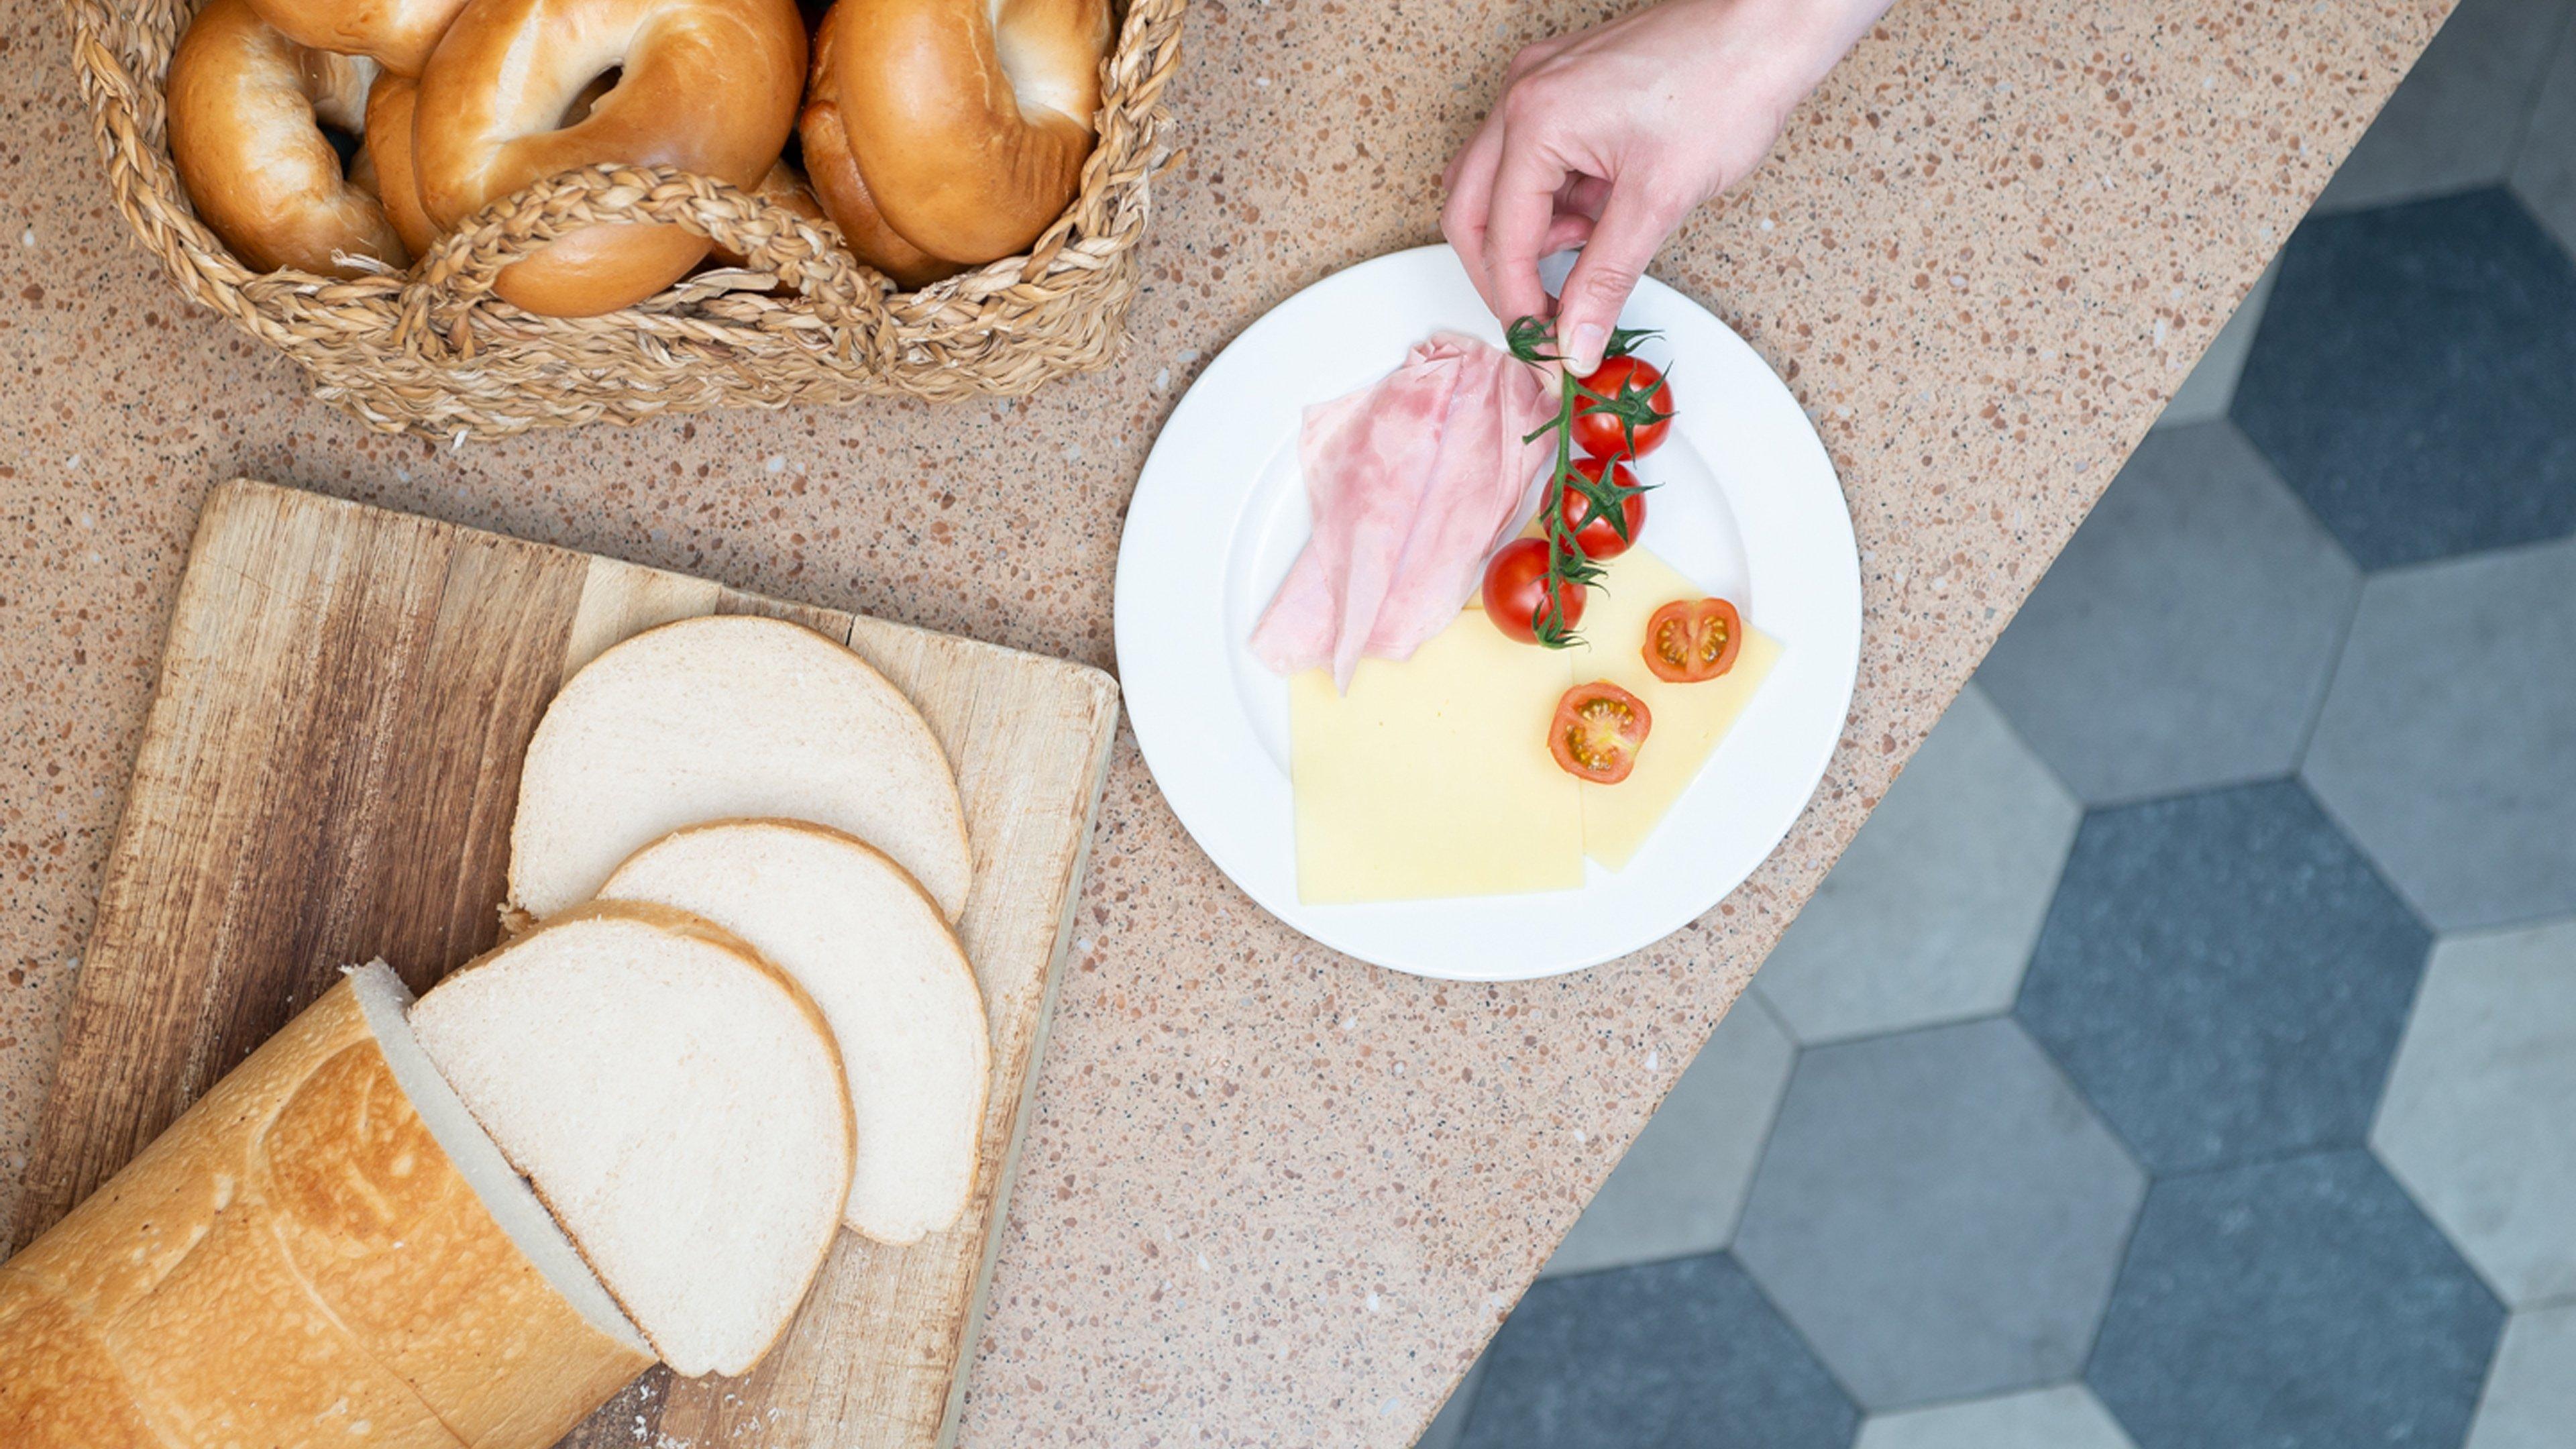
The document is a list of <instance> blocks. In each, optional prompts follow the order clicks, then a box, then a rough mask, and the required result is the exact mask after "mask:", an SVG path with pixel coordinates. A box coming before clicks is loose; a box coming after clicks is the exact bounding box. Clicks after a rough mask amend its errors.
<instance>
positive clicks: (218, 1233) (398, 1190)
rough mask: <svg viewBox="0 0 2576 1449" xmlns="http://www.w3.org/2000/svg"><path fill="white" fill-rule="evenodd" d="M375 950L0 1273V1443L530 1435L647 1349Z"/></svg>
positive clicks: (590, 1398) (575, 1417)
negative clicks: (423, 1047)
mask: <svg viewBox="0 0 2576 1449" xmlns="http://www.w3.org/2000/svg"><path fill="white" fill-rule="evenodd" d="M410 1000H411V995H410V993H409V992H407V991H405V990H404V989H403V986H402V983H401V982H400V981H399V980H397V979H396V978H395V976H394V974H393V973H392V972H391V971H390V970H388V969H387V968H386V967H385V966H384V965H383V964H382V963H377V964H374V965H369V966H365V967H359V968H355V969H354V970H352V971H351V972H350V973H349V975H348V978H347V979H345V980H343V981H342V982H340V983H339V984H337V985H335V986H333V987H332V988H331V989H330V990H329V991H327V992H325V993H323V995H322V996H321V997H320V998H319V999H318V1000H316V1001H315V1002H314V1003H313V1005H311V1006H310V1007H307V1008H306V1009H305V1010H304V1011H303V1012H302V1013H301V1014H299V1015H298V1016H296V1018H295V1019H294V1020H293V1021H290V1022H288V1023H287V1024H286V1026H285V1027H284V1028H282V1029H281V1030H280V1031H279V1032H278V1033H277V1035H275V1036H274V1037H271V1038H270V1039H269V1040H268V1042H267V1043H266V1044H265V1045H263V1046H262V1047H260V1049H259V1050H258V1051H256V1052H254V1053H252V1054H251V1056H250V1058H249V1059H248V1060H246V1061H244V1062H243V1063H242V1064H241V1065H240V1066H238V1067H236V1068H234V1069H233V1070H232V1071H231V1072H229V1073H227V1074H226V1075H225V1076H224V1078H223V1080H221V1081H219V1082H217V1083H216V1084H215V1086H214V1088H213V1090H211V1091H209V1092H208V1093H207V1094H206V1095H205V1097H204V1098H203V1099H202V1100H200V1101H199V1102H198V1103H197V1104H196V1105H195V1106H193V1107H191V1108H190V1109H189V1110H188V1111H187V1112H186V1113H185V1114H183V1115H182V1116H181V1117H180V1118H179V1120H178V1121H176V1122H174V1123H172V1124H171V1125H170V1127H169V1129H168V1130H166V1131H164V1132H163V1133H162V1134H161V1136H160V1137H159V1138H157V1139H155V1140H154V1141H153V1142H152V1143H151V1145H149V1146H147V1147H145V1148H144V1149H143V1151H142V1152H141V1153H139V1154H138V1155H137V1156H136V1157H135V1159H134V1160H133V1161H132V1162H131V1163H128V1164H127V1165H126V1167H125V1168H124V1170H122V1171H120V1172H119V1173H117V1174H116V1176H114V1177H112V1178H110V1179H108V1181H107V1182H106V1183H105V1184H104V1185H103V1186H101V1187H100V1188H99V1189H98V1191H96V1192H95V1193H92V1194H91V1195H90V1196H89V1197H88V1198H87V1199H86V1200H85V1201H83V1202H82V1203H81V1204H80V1205H79V1206H78V1207H75V1208H73V1209H72V1211H71V1212H70V1213H69V1214H68V1215H66V1216H65V1217H64V1218H63V1220H62V1221H61V1222H59V1223H56V1224H55V1225H54V1226H53V1227H52V1228H51V1229H50V1230H49V1231H47V1232H46V1233H45V1234H44V1235H43V1236H42V1237H40V1238H38V1239H37V1240H36V1241H35V1242H34V1243H31V1244H29V1245H28V1247H27V1248H26V1250H25V1251H24V1252H21V1253H20V1254H18V1255H17V1256H16V1257H15V1258H12V1259H10V1260H9V1262H8V1264H7V1265H6V1266H5V1267H0V1444H5V1445H8V1446H10V1449H106V1446H126V1445H164V1444H166V1445H197V1444H215V1443H238V1444H318V1443H323V1442H326V1441H329V1442H345V1443H350V1444H357V1443H366V1444H370V1445H376V1446H382V1449H409V1446H421V1449H433V1446H434V1449H462V1446H463V1445H466V1444H471V1445H474V1446H476V1449H544V1446H547V1445H550V1444H553V1443H554V1442H555V1441H556V1440H557V1439H559V1438H561V1437H562V1436H563V1435H564V1434H565V1433H566V1432H567V1431H569V1430H570V1429H571V1428H572V1427H573V1426H574V1425H575V1424H577V1423H579V1422H580V1421H581V1420H582V1419H583V1418H584V1417H585V1416H587V1415H588V1414H589V1413H590V1411H591V1410H593V1409H595V1408H597V1407H598V1406H599V1405H600V1404H601V1403H603V1402H605V1401H606V1400H607V1399H608V1397H609V1396H610V1395H611V1394H614V1393H615V1392H616V1391H617V1390H618V1388H619V1387H620V1386H622V1385H624V1384H625V1383H626V1382H627V1381H628V1380H630V1379H632V1378H633V1377H634V1376H635V1375H636V1374H638V1373H641V1372H643V1370H644V1369H645V1368H646V1367H648V1366H649V1365H650V1364H651V1363H652V1354H651V1353H650V1352H649V1351H648V1350H647V1349H646V1347H645V1345H644V1342H643V1340H642V1339H641V1338H639V1337H638V1336H637V1335H636V1333H635V1330H634V1329H633V1328H632V1327H631V1326H630V1325H629V1324H628V1323H627V1322H626V1320H625V1318H624V1316H623V1315H621V1314H620V1313H619V1312H618V1311H617V1307H616V1305H615V1304H614V1303H613V1302H611V1301H610V1300H609V1297H608V1295H607V1294H606V1293H605V1292H603V1291H601V1289H600V1286H599V1284H598V1283H597V1281H595V1280H594V1279H593V1278H592V1277H591V1275H590V1272H589V1270H588V1269H587V1268H585V1267H583V1265H582V1262H581V1259H580V1257H579V1256H578V1255H577V1254H575V1253H574V1252H573V1249H572V1245H571V1244H570V1243H569V1242H567V1241H565V1239H564V1237H563V1235H562V1233H561V1232H560V1231H558V1230H557V1228H556V1226H555V1224H554V1221H553V1220H552V1219H551V1218H549V1217H548V1216H547V1215H546V1212H545V1209H544V1208H542V1207H540V1206H539V1205H538V1203H537V1201H536V1199H535V1198H534V1197H533V1196H532V1195H531V1194H530V1193H529V1191H528V1188H527V1185H526V1184H525V1183H523V1182H521V1181H520V1180H519V1179H518V1177H517V1176H516V1175H515V1174H513V1173H512V1172H511V1171H510V1169H509V1167H508V1165H507V1164H505V1163H504V1162H503V1161H502V1160H501V1155H500V1153H499V1152H498V1151H496V1150H495V1149H494V1148H493V1146H492V1144H491V1143H490V1142H489V1141H487V1140H485V1139H484V1137H483V1135H482V1133H481V1132H480V1131H479V1130H477V1129H476V1127H475V1125H474V1123H473V1120H472V1119H471V1118H470V1117H468V1116H467V1115H466V1113H465V1109H464V1108H463V1107H462V1106H461V1105H460V1104H459V1103H458V1102H457V1101H456V1099H455V1097H454V1096H453V1095H452V1094H451V1093H449V1092H448V1090H447V1088H446V1087H445V1085H444V1084H443V1083H441V1082H440V1081H439V1080H438V1077H437V1075H436V1073H435V1072H434V1071H432V1070H431V1069H430V1067H429V1064H428V1062H427V1060H426V1059H425V1058H423V1057H422V1056H421V1055H420V1053H419V1050H418V1048H417V1047H416V1046H414V1045H413V1043H412V1041H411V1037H410V1033H409V1031H408V1029H407V1028H406V1027H405V1025H404V1023H403V1008H404V1006H405V1005H407V1004H408V1003H409V1002H410Z"/></svg>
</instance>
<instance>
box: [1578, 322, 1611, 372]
mask: <svg viewBox="0 0 2576 1449" xmlns="http://www.w3.org/2000/svg"><path fill="white" fill-rule="evenodd" d="M1609 341H1610V333H1609V330H1608V329H1606V328H1604V327H1603V326H1602V325H1601V324H1600V323H1598V322H1586V323H1584V324H1583V325H1582V326H1580V327H1577V328H1575V329H1574V346H1573V348H1572V349H1571V351H1570V353H1569V357H1570V358H1571V360H1572V361H1573V363H1574V365H1575V367H1576V368H1577V369H1578V370H1579V371H1583V372H1590V371H1591V370H1592V369H1594V368H1596V367H1599V366H1600V365H1601V349H1602V348H1603V347H1604V346H1606V345H1608V343H1609Z"/></svg>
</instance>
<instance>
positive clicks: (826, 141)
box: [796, 5, 966, 291]
mask: <svg viewBox="0 0 2576 1449" xmlns="http://www.w3.org/2000/svg"><path fill="white" fill-rule="evenodd" d="M850 8H851V7H849V6H846V5H837V6H834V7H833V8H832V11H831V13H830V14H828V15H826V16H824V17H823V23H822V25H821V26H820V27H819V28H818V29H817V30H816V31H815V32H814V69H813V74H812V75H811V77H810V78H808V80H807V81H806V84H805V114H804V115H803V116H801V117H799V118H798V119H797V123H796V135H797V139H798V140H799V141H800V142H802V143H803V146H804V150H805V173H806V175H808V176H810V177H812V178H813V182H814V195H815V197H816V198H817V199H819V200H820V201H821V202H822V203H823V209H824V210H825V211H827V212H830V213H831V216H832V220H833V222H834V223H835V224H836V225H838V226H839V227H840V228H841V238H842V240H843V241H846V242H847V243H849V247H850V250H851V251H852V252H854V253H856V254H857V256H858V259H859V260H860V261H863V262H865V263H867V264H868V265H869V266H872V267H874V268H876V269H877V270H878V271H880V272H883V273H885V274H886V275H887V276H889V277H892V278H893V279H894V281H895V285H897V286H899V287H902V288H903V289H904V290H906V291H913V290H917V289H919V288H922V287H927V286H929V285H930V284H931V283H933V282H936V281H939V280H941V279H942V278H945V277H953V276H955V275H957V274H958V273H959V272H962V271H964V270H966V264H965V263H963V262H952V261H950V260H948V259H947V258H946V257H935V256H932V255H931V254H930V253H928V252H926V251H923V250H922V249H921V248H919V247H917V246H914V245H913V244H912V243H911V242H908V241H906V240H904V239H903V235H902V234H901V233H900V232H897V231H896V230H895V229H894V228H893V227H892V226H891V225H889V224H888V223H887V221H886V219H885V213H883V212H881V211H879V210H877V203H876V198H875V197H873V196H870V195H868V183H867V180H866V178H864V177H862V176H861V175H859V163H858V159H857V158H856V157H854V156H852V155H851V154H850V137H849V133H848V131H847V130H846V129H844V127H845V124H846V123H845V122H844V121H843V120H842V119H841V102H840V88H839V84H838V83H837V82H836V81H835V80H834V79H833V76H834V73H835V69H836V68H835V67H834V66H833V64H832V49H833V41H834V37H835V36H836V35H837V34H838V33H839V27H838V26H836V25H835V24H834V23H833V21H834V19H835V18H836V17H838V16H840V15H842V14H844V13H846V12H847V11H848V10H849V9H850Z"/></svg>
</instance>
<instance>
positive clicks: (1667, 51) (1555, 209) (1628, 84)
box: [1440, 0, 1889, 373]
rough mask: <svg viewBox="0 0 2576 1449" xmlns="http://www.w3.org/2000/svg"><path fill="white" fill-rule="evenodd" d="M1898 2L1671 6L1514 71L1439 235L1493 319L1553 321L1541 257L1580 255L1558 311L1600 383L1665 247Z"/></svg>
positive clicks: (1708, 0)
mask: <svg viewBox="0 0 2576 1449" xmlns="http://www.w3.org/2000/svg"><path fill="white" fill-rule="evenodd" d="M1888 3H1889V0H1663V3H1661V4H1656V5H1650V6H1648V7H1646V8H1645V9H1643V10H1638V11H1634V12H1632V13H1630V14H1627V15H1623V16H1621V17H1620V18H1618V19H1616V20H1613V21H1610V22H1609V23H1608V24H1605V25H1598V26H1594V27H1593V28H1592V29H1590V30H1585V31H1580V32H1577V33H1575V34H1573V35H1565V36H1559V37H1557V38H1555V39H1553V40H1544V41H1541V42H1539V43H1538V44H1536V45H1533V46H1530V47H1529V48H1527V49H1525V50H1523V51H1522V52H1521V53H1520V54H1519V55H1518V56H1516V57H1514V58H1513V60H1512V64H1511V69H1510V70H1509V71H1508V72H1506V73H1505V75H1504V77H1503V92H1502V98H1501V99H1500V100H1499V101H1498V102H1497V103H1496V104H1495V106H1494V109H1493V112H1492V114H1491V115H1488V116H1487V117H1486V118H1485V124H1484V125H1483V126H1482V127H1481V128H1479V129H1478V130H1477V132H1476V135H1475V137H1474V139H1472V140H1470V141H1469V142H1468V143H1467V146H1466V149H1464V150H1462V151H1460V152H1459V153H1458V155H1457V157H1456V158H1455V159H1453V160H1452V161H1450V163H1449V169H1448V171H1447V173H1446V174H1445V175H1444V176H1443V177H1442V184H1443V185H1445V186H1446V187H1447V189H1448V192H1449V200H1448V204H1447V205H1446V206H1444V207H1443V208H1442V209H1441V213H1440V230H1441V232H1442V233H1443V234H1445V235H1446V236H1447V237H1448V238H1449V244H1450V245H1451V246H1453V247H1455V248H1457V251H1458V255H1459V257H1460V258H1461V259H1463V260H1464V261H1465V262H1466V264H1467V274H1468V276H1469V277H1471V278H1473V279H1474V281H1475V283H1476V290H1477V291H1478V292H1479V293H1481V294H1482V295H1483V296H1484V299H1485V305H1486V306H1488V307H1490V308H1492V309H1493V312H1494V315H1495V316H1496V317H1499V318H1501V319H1502V320H1503V321H1504V322H1505V323H1509V322H1511V321H1513V320H1514V319H1516V318H1520V317H1545V316H1548V315H1549V314H1550V312H1551V310H1552V307H1551V303H1550V302H1549V300H1548V295H1547V290H1546V288H1545V287H1543V286H1541V285H1540V284H1539V279H1538V262H1539V258H1541V257H1543V256H1546V255H1548V254H1549V253H1551V252H1556V251H1562V250H1564V249H1565V248H1567V247H1570V246H1578V245H1579V246H1581V247H1582V248H1583V252H1582V255H1581V256H1580V257H1579V258H1577V259H1576V261H1575V264H1574V271H1573V273H1572V275H1570V276H1568V277H1567V278H1566V280H1565V287H1564V290H1563V300H1562V301H1561V302H1560V303H1557V304H1554V307H1553V310H1554V311H1555V313H1556V321H1557V337H1558V338H1559V340H1560V344H1561V345H1562V347H1563V348H1564V351H1565V354H1566V361H1567V365H1568V366H1570V367H1571V368H1572V369H1573V370H1574V371H1575V372H1577V373H1587V372H1590V371H1592V370H1593V369H1594V368H1596V367H1599V366H1600V365H1601V352H1602V348H1603V346H1604V345H1605V344H1606V343H1607V342H1608V340H1609V336H1610V329H1611V328H1612V327H1613V326H1615V325H1616V324H1617V322H1618V320H1619V309H1620V308H1621V307H1623V306H1625V305H1626V304H1627V301H1628V294H1629V292H1631V291H1632V290H1634V289H1635V287H1636V285H1637V279H1638V278H1639V277H1641V276H1643V275H1644V274H1645V270H1646V264H1647V263H1648V262H1650V261H1652V260H1654V255H1655V249H1656V248H1657V247H1660V246H1662V245H1663V242H1664V238H1665V237H1666V236H1668V235H1670V234H1671V233H1672V230H1673V228H1674V227H1676V226H1679V225H1680V224H1681V221H1682V218H1683V217H1685V216H1687V215H1689V214H1690V212H1691V209H1692V208H1694V207H1696V206H1698V205H1699V204H1700V203H1701V202H1703V201H1706V200H1708V199H1709V198H1710V197H1712V196H1715V195H1717V194H1718V193H1719V192H1721V191H1724V190H1725V189H1726V188H1727V187H1729V186H1732V185H1734V184H1735V183H1736V182H1738V181H1741V180H1743V179H1744V177H1745V176H1746V175H1748V174H1749V173H1751V171H1752V170H1753V168H1754V166H1755V164H1756V163H1758V162H1760V161H1761V159H1762V156H1763V153H1764V152H1766V151H1768V150H1770V149H1771V143H1772V142H1773V141H1774V140H1777V139H1778V138H1779V135H1780V127H1781V125H1782V124H1783V123H1784V122H1785V121H1786V120H1787V119H1788V116H1789V112H1790V110H1791V109H1793V108H1794V107H1795V106H1796V105H1797V104H1798V102H1799V101H1800V100H1801V99H1803V98H1804V97H1805V96H1806V94H1807V92H1808V91H1810V90H1812V89H1814V88H1815V85H1816V82H1818V81H1820V80H1822V79H1824V76H1825V73H1826V72H1827V71H1830V70H1831V69H1833V67H1834V63H1835V62H1836V61H1839V60H1840V59H1842V57H1843V54H1844V52H1846V51H1848V50H1849V49H1851V47H1852V45H1853V43H1854V42H1855V41H1857V40H1858V39H1859V38H1860V35H1861V32H1863V31H1865V30H1867V29H1868V28H1869V26H1870V24H1871V23H1872V22H1873V21H1875V20H1876V19H1877V18H1878V17H1879V15H1880V14H1882V13H1883V12H1884V11H1885V10H1886V9H1887V6H1888Z"/></svg>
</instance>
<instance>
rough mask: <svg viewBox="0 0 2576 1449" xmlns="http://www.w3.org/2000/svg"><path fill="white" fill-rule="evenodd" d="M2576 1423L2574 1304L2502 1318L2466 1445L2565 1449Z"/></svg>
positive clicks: (2486, 1448)
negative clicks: (2501, 1330) (2500, 1336)
mask: <svg viewBox="0 0 2576 1449" xmlns="http://www.w3.org/2000/svg"><path fill="white" fill-rule="evenodd" d="M2571 1425H2576V1303H2562V1304H2559V1305H2557V1306H2555V1307H2551V1308H2530V1309H2525V1310H2523V1311H2522V1312H2520V1313H2517V1314H2515V1315H2514V1316H2513V1317H2511V1318H2509V1319H2507V1320H2505V1325H2504V1341H2503V1342H2502V1343H2499V1344H2497V1345H2496V1354H2495V1366H2494V1367H2493V1368H2492V1369H2490V1370H2489V1371H2488V1373H2487V1389H2486V1394H2485V1396H2484V1397H2483V1398H2481V1399H2480V1400H2479V1401H2478V1417H2477V1420H2476V1422H2474V1423H2472V1424H2471V1425H2470V1426H2469V1442H2468V1449H2567V1443H2568V1440H2569V1437H2570V1433H2571V1430H2570V1426H2571Z"/></svg>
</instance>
